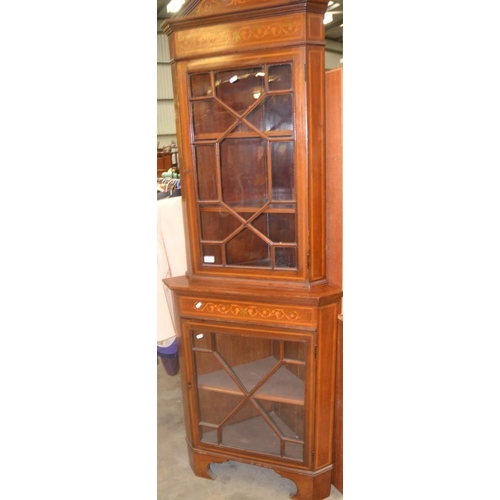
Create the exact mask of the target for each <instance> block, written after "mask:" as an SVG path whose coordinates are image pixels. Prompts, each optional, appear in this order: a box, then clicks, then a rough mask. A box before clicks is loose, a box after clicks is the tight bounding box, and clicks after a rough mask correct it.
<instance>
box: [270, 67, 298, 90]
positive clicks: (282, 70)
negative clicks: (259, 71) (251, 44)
mask: <svg viewBox="0 0 500 500" xmlns="http://www.w3.org/2000/svg"><path fill="white" fill-rule="evenodd" d="M268 82H269V90H291V88H292V66H291V64H280V65H279V66H269V78H268Z"/></svg>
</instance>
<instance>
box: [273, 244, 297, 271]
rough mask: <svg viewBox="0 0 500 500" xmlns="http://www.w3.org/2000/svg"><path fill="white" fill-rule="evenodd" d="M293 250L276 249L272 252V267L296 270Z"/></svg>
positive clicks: (285, 248)
mask: <svg viewBox="0 0 500 500" xmlns="http://www.w3.org/2000/svg"><path fill="white" fill-rule="evenodd" d="M296 253H297V252H296V249H295V248H289V247H284V248H278V247H276V248H275V250H274V267H279V268H288V269H296V268H297V257H296Z"/></svg>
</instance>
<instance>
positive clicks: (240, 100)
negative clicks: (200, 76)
mask: <svg viewBox="0 0 500 500" xmlns="http://www.w3.org/2000/svg"><path fill="white" fill-rule="evenodd" d="M263 77H264V72H263V69H262V67H260V68H246V69H241V70H236V71H235V70H232V71H223V72H220V73H216V74H215V89H216V90H215V92H216V95H217V97H218V98H219V99H220V100H221V101H223V102H224V103H225V104H227V105H228V106H229V107H231V108H232V109H234V110H235V111H236V112H237V113H239V114H243V112H244V111H245V110H246V109H248V107H249V106H251V105H252V104H253V103H254V102H255V100H256V99H258V98H259V97H260V95H261V94H262V92H264V78H263Z"/></svg>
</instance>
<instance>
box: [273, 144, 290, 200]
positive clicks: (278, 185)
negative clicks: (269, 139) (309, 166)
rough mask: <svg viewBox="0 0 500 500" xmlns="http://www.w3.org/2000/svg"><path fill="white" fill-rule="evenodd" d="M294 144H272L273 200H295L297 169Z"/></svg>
mask: <svg viewBox="0 0 500 500" xmlns="http://www.w3.org/2000/svg"><path fill="white" fill-rule="evenodd" d="M293 145H294V144H293V142H291V141H289V142H273V143H271V172H272V179H273V200H294V199H295V168H294V159H293V151H294V147H293Z"/></svg>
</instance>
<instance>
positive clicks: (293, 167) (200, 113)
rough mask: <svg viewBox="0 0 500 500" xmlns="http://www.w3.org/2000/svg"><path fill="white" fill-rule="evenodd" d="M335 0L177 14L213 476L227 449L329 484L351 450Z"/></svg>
mask: <svg viewBox="0 0 500 500" xmlns="http://www.w3.org/2000/svg"><path fill="white" fill-rule="evenodd" d="M327 3H328V2H327V0H239V1H238V2H227V0H188V1H187V2H186V3H185V4H184V6H183V7H182V8H181V10H180V11H179V12H178V13H177V14H176V15H175V16H174V17H172V18H170V19H168V20H166V21H165V22H164V23H163V24H162V29H163V30H164V32H165V33H167V35H168V36H169V46H170V54H171V57H172V75H173V79H174V103H175V108H176V128H177V139H178V145H179V163H180V168H181V172H180V173H181V176H182V180H183V187H182V189H183V192H182V198H183V200H182V202H183V214H184V220H185V231H186V240H187V245H186V246H187V258H188V259H187V261H188V269H187V273H186V275H185V276H177V277H172V278H168V279H165V280H164V283H165V284H166V285H167V286H168V287H169V288H170V290H171V291H172V295H173V305H174V310H175V311H176V314H175V318H174V321H175V327H176V332H177V336H178V346H179V361H180V373H181V386H182V392H183V404H184V417H185V425H186V439H187V443H188V450H189V457H190V463H191V467H192V468H193V471H194V472H195V474H196V475H198V476H200V477H206V478H212V475H211V473H210V471H209V464H210V463H212V462H223V461H226V460H237V461H241V462H245V463H249V464H253V465H260V466H263V467H268V468H271V469H273V470H275V472H277V473H278V474H280V475H282V476H283V477H287V478H289V479H291V480H292V481H294V482H295V484H296V486H297V489H298V491H297V494H296V496H295V498H297V499H298V500H321V499H323V498H327V497H328V496H329V494H330V488H331V481H332V470H333V468H334V460H336V459H337V458H338V457H337V455H335V451H334V449H335V446H336V438H335V432H336V430H335V429H336V427H335V423H334V422H335V420H334V419H335V412H336V401H337V400H338V398H337V394H336V391H337V390H338V387H339V385H338V384H339V372H338V369H337V364H336V359H337V350H338V348H339V345H341V344H339V337H338V334H339V322H338V321H337V318H338V316H339V314H340V313H341V300H342V288H341V283H340V282H339V283H337V282H336V280H335V279H334V280H333V281H332V284H329V282H327V277H328V276H329V269H330V264H329V259H330V254H329V253H327V250H328V252H329V250H330V248H329V239H328V238H331V237H332V234H331V233H329V229H328V227H327V225H328V224H327V212H328V211H329V210H330V211H333V212H335V211H336V210H337V209H338V204H337V205H336V206H334V207H330V206H329V198H330V194H329V193H330V191H329V190H328V188H327V184H328V183H329V182H330V183H333V184H335V183H336V182H337V181H338V176H337V177H336V178H335V179H332V180H329V178H328V172H327V170H326V160H325V158H326V154H325V145H326V142H327V138H326V132H325V127H326V120H327V117H328V113H327V111H326V108H325V92H326V90H325V89H326V87H325V71H324V48H325V40H324V26H323V22H322V21H323V14H324V12H325V10H326V7H327ZM231 75H234V77H231ZM231 80H233V81H231ZM234 82H237V83H235V84H234V86H232V84H233V83H234ZM283 176H285V178H284V177H283ZM333 184H332V186H333ZM331 189H333V190H334V191H335V190H338V189H340V188H339V187H337V186H333V187H332V188H331ZM335 200H338V197H337V198H335ZM330 215H332V214H330ZM336 216H338V214H337V215H335V213H333V217H336ZM337 262H338V259H337ZM330 274H331V273H330ZM332 444H333V447H332Z"/></svg>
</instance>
